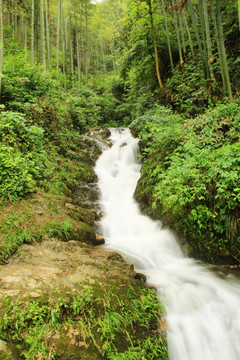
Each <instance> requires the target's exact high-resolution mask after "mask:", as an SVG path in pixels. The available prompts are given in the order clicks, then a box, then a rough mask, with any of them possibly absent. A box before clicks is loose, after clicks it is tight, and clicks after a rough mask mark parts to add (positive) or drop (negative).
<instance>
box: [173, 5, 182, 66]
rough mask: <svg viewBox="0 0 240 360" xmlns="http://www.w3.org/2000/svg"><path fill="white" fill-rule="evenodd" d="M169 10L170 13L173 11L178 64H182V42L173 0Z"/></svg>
mask: <svg viewBox="0 0 240 360" xmlns="http://www.w3.org/2000/svg"><path fill="white" fill-rule="evenodd" d="M171 10H172V13H173V20H174V26H175V32H176V36H177V44H178V52H179V59H180V64H183V53H182V44H181V37H180V30H179V25H178V16H177V14H176V10H175V6H174V0H172V6H171Z"/></svg>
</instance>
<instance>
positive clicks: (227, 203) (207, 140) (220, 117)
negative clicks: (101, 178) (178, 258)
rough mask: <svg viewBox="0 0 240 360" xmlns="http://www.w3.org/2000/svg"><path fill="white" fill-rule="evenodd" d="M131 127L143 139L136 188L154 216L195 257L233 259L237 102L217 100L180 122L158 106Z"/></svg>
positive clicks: (238, 222) (238, 164)
mask: <svg viewBox="0 0 240 360" xmlns="http://www.w3.org/2000/svg"><path fill="white" fill-rule="evenodd" d="M132 127H133V130H134V131H135V133H137V134H138V136H140V137H141V138H142V139H143V143H142V154H143V157H144V165H143V178H142V180H141V181H140V185H139V189H140V191H141V192H142V194H143V195H144V194H148V195H147V196H150V198H151V199H152V207H153V208H155V209H156V210H157V211H158V216H160V217H161V218H163V220H164V222H165V223H166V224H167V225H168V226H173V227H174V228H175V229H177V230H178V231H179V233H180V234H181V236H182V237H184V240H185V242H186V243H187V244H188V247H189V248H190V251H191V253H192V254H194V255H195V256H201V257H202V258H205V259H207V260H211V261H216V259H217V258H221V257H227V256H228V257H231V256H232V257H233V258H235V260H237V259H239V253H238V250H237V249H238V248H239V243H240V238H239V228H240V219H239V199H240V189H239V184H238V181H239V168H240V151H239V150H240V142H239V130H240V111H239V106H238V105H237V104H236V103H232V104H226V105H224V104H221V105H219V106H218V107H216V108H213V109H212V110H209V111H208V112H206V114H205V115H202V116H199V117H197V118H195V119H190V120H185V121H184V120H183V119H181V118H180V117H179V116H176V115H173V114H171V113H170V111H168V110H163V111H162V110H161V109H160V110H157V111H155V113H153V112H152V113H149V112H148V113H146V115H144V116H143V117H141V118H138V119H137V120H136V121H134V122H133V124H132ZM239 260H240V259H239Z"/></svg>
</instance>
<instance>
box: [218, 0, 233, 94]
mask: <svg viewBox="0 0 240 360" xmlns="http://www.w3.org/2000/svg"><path fill="white" fill-rule="evenodd" d="M216 13H217V26H218V32H219V42H220V52H221V56H222V61H223V69H224V76H225V80H226V87H227V93H228V97H229V99H230V101H232V100H233V97H232V89H231V83H230V78H229V72H228V65H227V56H226V49H225V45H224V37H223V28H222V19H221V10H220V3H219V0H216Z"/></svg>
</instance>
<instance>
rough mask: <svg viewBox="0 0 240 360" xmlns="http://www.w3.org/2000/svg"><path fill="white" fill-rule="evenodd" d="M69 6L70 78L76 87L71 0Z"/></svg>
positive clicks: (68, 2)
mask: <svg viewBox="0 0 240 360" xmlns="http://www.w3.org/2000/svg"><path fill="white" fill-rule="evenodd" d="M67 6H68V40H69V44H68V46H69V57H70V74H71V76H70V78H71V81H72V87H74V68H73V49H72V21H71V9H70V0H68V1H67Z"/></svg>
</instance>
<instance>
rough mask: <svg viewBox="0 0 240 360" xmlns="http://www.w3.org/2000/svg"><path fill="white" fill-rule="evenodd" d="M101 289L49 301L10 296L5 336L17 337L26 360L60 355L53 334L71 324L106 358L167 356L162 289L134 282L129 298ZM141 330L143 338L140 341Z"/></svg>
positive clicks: (0, 334) (0, 326) (4, 312)
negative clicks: (138, 286)
mask: <svg viewBox="0 0 240 360" xmlns="http://www.w3.org/2000/svg"><path fill="white" fill-rule="evenodd" d="M99 290H100V289H98V288H93V287H91V286H85V287H84V288H83V289H82V290H80V291H77V293H75V294H74V292H76V290H75V289H74V290H73V295H71V296H68V297H67V298H63V297H60V298H57V299H53V298H50V299H49V300H46V299H45V300H33V299H24V301H22V300H18V299H17V298H16V299H11V298H10V297H5V300H4V303H3V307H2V309H1V317H0V338H1V339H3V340H9V339H11V341H12V342H13V343H14V344H16V345H17V347H18V348H19V349H20V351H21V355H22V357H23V358H25V359H28V360H30V359H39V358H40V356H42V358H46V359H55V358H57V357H56V355H57V351H58V345H57V344H56V343H53V341H52V337H54V334H62V333H63V331H65V330H64V329H66V328H69V327H70V329H72V331H74V333H75V334H76V336H77V339H76V341H77V342H79V341H80V342H81V343H82V344H84V345H85V346H86V347H87V348H88V347H89V346H93V347H94V348H95V351H97V353H98V354H100V355H101V358H104V359H119V360H120V359H139V358H142V357H144V358H146V359H149V360H150V359H151V360H157V359H161V360H166V359H167V358H168V356H167V347H166V339H165V335H164V334H162V338H160V337H159V336H158V334H157V324H158V317H159V316H161V315H162V314H163V313H164V310H163V308H162V306H161V305H160V303H159V301H158V299H157V296H156V291H154V290H149V289H143V290H139V289H138V290H137V291H136V290H134V288H133V287H132V286H130V285H129V286H128V287H127V288H126V291H127V294H128V298H126V297H125V296H124V297H123V296H122V295H120V294H119V296H117V295H116V294H113V293H111V292H106V293H102V292H100V293H99ZM139 295H140V298H139ZM140 329H141V330H140ZM139 331H141V334H142V336H141V338H142V340H138V338H139V336H138V334H137V333H136V332H139Z"/></svg>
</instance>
